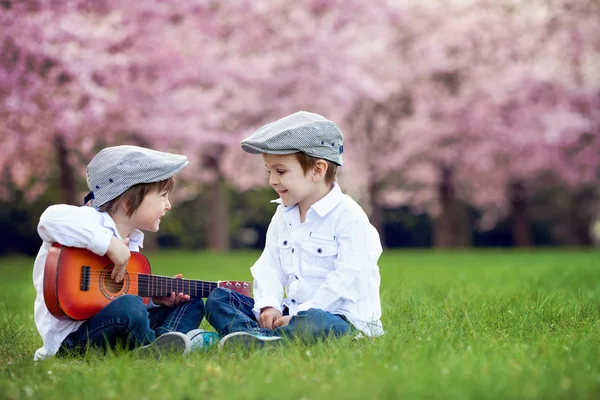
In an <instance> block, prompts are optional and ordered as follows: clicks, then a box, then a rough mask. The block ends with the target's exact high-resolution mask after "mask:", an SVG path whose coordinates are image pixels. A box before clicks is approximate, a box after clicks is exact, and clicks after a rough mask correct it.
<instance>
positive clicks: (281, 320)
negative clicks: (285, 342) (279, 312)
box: [273, 315, 292, 329]
mask: <svg viewBox="0 0 600 400" xmlns="http://www.w3.org/2000/svg"><path fill="white" fill-rule="evenodd" d="M290 319H292V317H290V316H289V315H286V316H285V317H281V318H279V319H276V320H275V322H273V329H275V328H279V327H280V326H288V325H289V323H290Z"/></svg>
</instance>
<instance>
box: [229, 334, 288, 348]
mask: <svg viewBox="0 0 600 400" xmlns="http://www.w3.org/2000/svg"><path fill="white" fill-rule="evenodd" d="M281 343H283V338H282V337H279V336H264V335H259V334H253V333H248V332H234V333H230V334H229V335H225V336H223V339H221V341H220V342H219V350H223V349H224V348H228V349H234V348H244V349H249V350H253V349H260V348H262V347H264V346H274V345H276V344H277V345H278V344H281Z"/></svg>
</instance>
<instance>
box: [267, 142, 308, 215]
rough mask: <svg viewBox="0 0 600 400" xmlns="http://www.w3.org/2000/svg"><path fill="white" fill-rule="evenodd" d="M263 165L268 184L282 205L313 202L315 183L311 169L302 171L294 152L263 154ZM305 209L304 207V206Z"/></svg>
mask: <svg viewBox="0 0 600 400" xmlns="http://www.w3.org/2000/svg"><path fill="white" fill-rule="evenodd" d="M263 159H264V161H265V166H266V167H267V171H268V173H269V184H270V185H271V187H272V188H273V189H275V191H276V192H277V194H279V197H281V200H282V202H283V204H284V205H286V206H292V205H294V204H298V203H300V205H301V207H302V205H303V204H308V205H309V206H310V205H312V204H313V203H314V201H312V200H313V199H312V197H315V195H316V192H315V191H316V189H317V185H316V183H318V182H315V181H314V180H313V179H312V174H311V171H308V173H306V174H305V173H304V171H303V170H302V166H301V165H300V163H299V162H298V159H297V158H296V155H295V154H286V155H275V154H263ZM305 209H306V208H305Z"/></svg>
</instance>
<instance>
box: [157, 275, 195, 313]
mask: <svg viewBox="0 0 600 400" xmlns="http://www.w3.org/2000/svg"><path fill="white" fill-rule="evenodd" d="M175 278H177V279H181V278H183V275H181V274H177V275H175ZM189 299H190V296H189V295H187V294H183V293H179V294H177V293H175V292H172V293H171V295H170V296H165V297H153V298H152V302H153V303H154V304H156V305H159V306H165V307H173V306H176V305H178V304H179V303H185V302H186V301H188V300H189Z"/></svg>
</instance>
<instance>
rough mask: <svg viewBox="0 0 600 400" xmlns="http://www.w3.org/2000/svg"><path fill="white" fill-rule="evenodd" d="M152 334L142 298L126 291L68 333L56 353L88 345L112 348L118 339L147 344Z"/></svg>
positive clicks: (130, 343) (125, 342)
mask: <svg viewBox="0 0 600 400" xmlns="http://www.w3.org/2000/svg"><path fill="white" fill-rule="evenodd" d="M155 338H156V336H155V334H154V331H153V330H152V329H151V328H150V321H149V319H148V311H147V309H146V305H145V304H144V303H143V302H142V299H141V298H140V297H137V296H132V295H125V296H121V297H119V298H117V299H115V300H113V301H112V302H110V303H109V304H108V305H106V307H104V308H103V309H102V310H100V312H98V314H96V315H94V316H93V317H92V318H90V319H88V320H87V321H85V322H84V323H83V324H82V325H81V326H80V327H79V329H77V330H76V331H75V332H72V333H71V334H69V336H67V337H66V338H65V340H63V342H62V345H61V348H60V350H59V355H60V354H65V353H66V352H68V351H76V352H78V353H83V352H84V351H85V349H86V347H88V346H89V347H96V348H101V349H107V348H114V347H115V346H116V345H117V343H119V342H121V343H122V344H123V345H124V346H127V347H129V348H134V347H137V346H143V345H146V344H149V343H151V342H152V341H154V339H155Z"/></svg>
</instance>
